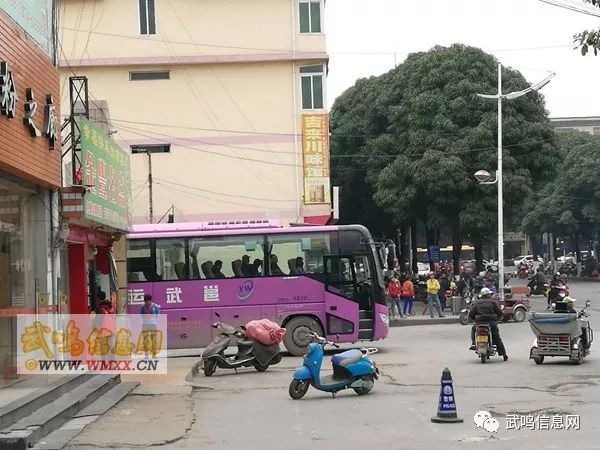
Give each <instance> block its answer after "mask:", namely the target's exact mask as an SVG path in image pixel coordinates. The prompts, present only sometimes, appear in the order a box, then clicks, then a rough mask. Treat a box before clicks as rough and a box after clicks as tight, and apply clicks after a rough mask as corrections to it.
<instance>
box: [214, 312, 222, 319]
mask: <svg viewBox="0 0 600 450" xmlns="http://www.w3.org/2000/svg"><path fill="white" fill-rule="evenodd" d="M215 316H217V317H218V318H219V319H220V318H221V314H219V313H218V312H217V311H215Z"/></svg>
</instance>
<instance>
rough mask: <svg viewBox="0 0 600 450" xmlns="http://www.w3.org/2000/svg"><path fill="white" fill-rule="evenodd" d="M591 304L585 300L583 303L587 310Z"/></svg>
mask: <svg viewBox="0 0 600 450" xmlns="http://www.w3.org/2000/svg"><path fill="white" fill-rule="evenodd" d="M591 304H592V302H590V301H589V300H586V302H585V307H586V308H587V307H588V306H590V305H591Z"/></svg>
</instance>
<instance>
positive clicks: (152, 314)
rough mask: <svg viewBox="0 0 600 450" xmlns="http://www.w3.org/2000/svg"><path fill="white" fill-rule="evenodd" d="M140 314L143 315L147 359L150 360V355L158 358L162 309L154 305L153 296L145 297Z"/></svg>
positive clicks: (146, 295) (144, 344) (147, 295)
mask: <svg viewBox="0 0 600 450" xmlns="http://www.w3.org/2000/svg"><path fill="white" fill-rule="evenodd" d="M140 314H141V315H142V334H143V346H144V356H145V358H146V359H148V357H149V355H152V357H153V358H156V354H157V353H158V352H159V351H160V349H159V348H157V347H158V345H157V343H156V340H157V333H158V315H159V314H160V309H159V308H158V306H157V305H156V303H154V300H153V299H152V295H150V294H145V295H144V304H143V305H142V307H141V308H140Z"/></svg>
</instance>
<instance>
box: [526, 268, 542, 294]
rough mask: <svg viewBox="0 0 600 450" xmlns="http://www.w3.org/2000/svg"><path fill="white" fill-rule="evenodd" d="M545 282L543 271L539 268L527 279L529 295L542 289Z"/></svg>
mask: <svg viewBox="0 0 600 450" xmlns="http://www.w3.org/2000/svg"><path fill="white" fill-rule="evenodd" d="M545 282H546V278H545V277H544V270H543V268H542V267H541V266H540V267H538V270H537V271H536V273H535V275H534V276H532V277H531V278H530V279H529V283H528V284H527V287H528V288H529V289H530V293H531V294H534V293H536V292H539V291H540V290H541V289H543V287H544V283H545Z"/></svg>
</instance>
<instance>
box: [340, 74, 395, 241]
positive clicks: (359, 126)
mask: <svg viewBox="0 0 600 450" xmlns="http://www.w3.org/2000/svg"><path fill="white" fill-rule="evenodd" d="M385 82H386V80H385V76H383V77H371V78H368V79H361V80H358V81H357V82H356V84H355V85H354V86H353V87H351V88H350V89H348V90H347V91H346V92H344V93H343V94H342V95H340V96H339V97H338V98H337V99H336V101H335V104H334V106H333V108H332V110H331V113H330V128H331V169H332V170H331V173H332V181H333V184H334V185H335V186H340V188H341V189H340V218H341V221H342V223H346V224H349V223H361V224H363V225H365V226H367V227H368V228H369V229H370V230H371V231H372V232H373V234H375V235H376V236H379V235H386V236H388V237H390V236H393V235H394V232H395V231H394V230H395V226H396V225H398V223H394V220H393V218H392V217H391V216H390V215H389V214H387V213H386V212H385V211H383V210H382V209H381V208H380V207H379V206H378V205H377V204H375V203H374V202H373V194H374V188H373V186H372V184H370V183H368V182H366V180H367V177H368V172H369V169H370V168H371V170H372V168H373V167H374V166H380V165H384V164H385V163H386V161H385V160H384V159H378V158H377V157H372V156H371V155H370V154H369V152H368V149H367V147H366V144H367V142H369V141H370V140H372V139H375V138H377V137H378V136H380V135H381V134H383V133H385V130H386V128H387V117H386V114H385V111H384V110H382V109H380V108H378V106H377V105H378V104H379V102H380V97H381V91H382V87H383V86H384V85H385Z"/></svg>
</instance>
